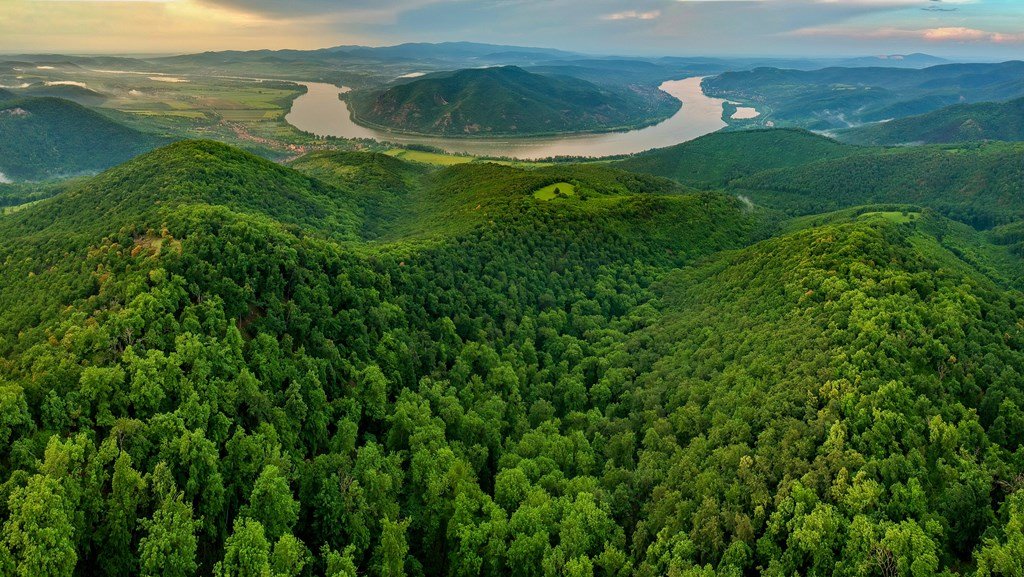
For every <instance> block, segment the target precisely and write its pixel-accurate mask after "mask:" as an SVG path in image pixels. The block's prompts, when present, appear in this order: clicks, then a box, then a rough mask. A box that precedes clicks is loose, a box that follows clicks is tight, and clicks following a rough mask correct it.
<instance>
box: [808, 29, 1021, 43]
mask: <svg viewBox="0 0 1024 577" xmlns="http://www.w3.org/2000/svg"><path fill="white" fill-rule="evenodd" d="M788 36H796V37H835V38H849V39H857V40H923V41H926V42H938V43H943V42H948V43H959V44H970V43H991V44H1015V43H1024V33H1005V32H989V31H986V30H979V29H977V28H967V27H964V26H942V27H938V28H923V29H917V30H909V29H903V28H877V29H872V30H860V29H848V28H803V29H800V30H795V31H793V32H791V33H789V34H788Z"/></svg>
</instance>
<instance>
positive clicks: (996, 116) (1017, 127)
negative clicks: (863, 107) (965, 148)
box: [837, 99, 1024, 145]
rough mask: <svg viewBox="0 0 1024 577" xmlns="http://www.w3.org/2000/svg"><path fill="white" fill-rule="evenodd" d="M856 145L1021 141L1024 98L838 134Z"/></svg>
mask: <svg viewBox="0 0 1024 577" xmlns="http://www.w3.org/2000/svg"><path fill="white" fill-rule="evenodd" d="M837 136H838V138H840V139H841V140H843V141H844V142H852V143H858V144H886V145H889V144H944V143H956V142H971V141H979V140H1006V141H1021V140H1024V99H1017V100H1012V101H1010V102H982V103H978V104H957V105H955V106H950V107H948V108H943V109H941V110H937V111H935V112H929V113H928V114H922V115H920V116H911V117H908V118H899V119H896V120H892V121H890V122H883V123H880V124H869V125H865V126H861V127H858V128H853V129H850V130H844V131H841V132H839V133H838V134H837Z"/></svg>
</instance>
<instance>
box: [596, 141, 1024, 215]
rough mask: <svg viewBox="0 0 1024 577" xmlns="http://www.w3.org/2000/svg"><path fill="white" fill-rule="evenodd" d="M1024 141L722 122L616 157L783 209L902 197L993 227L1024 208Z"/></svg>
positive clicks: (813, 210) (631, 166)
mask: <svg viewBox="0 0 1024 577" xmlns="http://www.w3.org/2000/svg"><path fill="white" fill-rule="evenodd" d="M1022 153H1024V145H1021V144H1020V143H1003V142H992V143H964V144H960V145H944V146H916V147H895V148H882V147H868V146H854V145H850V144H841V143H839V142H837V141H834V140H831V139H828V138H825V137H823V136H818V135H814V134H812V133H809V132H804V131H799V130H794V129H773V130H752V131H736V132H722V133H716V134H712V135H708V136H706V137H704V138H700V139H697V140H695V141H692V142H688V143H684V144H681V145H678V146H674V147H670V148H665V149H661V150H654V151H651V152H646V153H643V154H638V155H636V156H633V157H630V158H627V159H625V160H623V161H620V162H616V163H614V165H615V166H617V167H619V168H623V169H626V170H632V171H637V172H640V173H645V174H654V175H659V176H665V177H669V178H672V179H674V180H676V181H677V182H680V183H684V184H687V185H690V186H695V187H698V188H702V189H712V190H716V189H725V190H728V191H730V192H732V193H733V194H736V195H739V196H743V197H745V198H748V199H751V200H753V202H755V203H756V204H759V205H761V206H765V207H768V208H772V209H775V210H781V211H783V212H785V213H787V214H790V215H794V216H799V215H811V214H818V213H823V212H829V211H834V210H840V209H846V208H851V207H857V206H861V205H868V204H877V203H884V204H905V205H914V206H920V207H928V208H932V209H935V210H938V211H939V212H941V213H942V214H944V215H946V216H947V217H948V218H952V219H954V220H959V221H961V222H965V223H968V224H970V225H972V226H975V227H978V228H982V229H988V228H992V227H995V226H998V225H1003V224H1008V223H1011V222H1016V221H1018V220H1020V219H1021V218H1022V217H1024V204H1022V200H1021V199H1022V198H1024V197H1022V194H1021V192H1022V188H1021V186H1022V185H1021V183H1022V182H1024V160H1022V159H1024V156H1022Z"/></svg>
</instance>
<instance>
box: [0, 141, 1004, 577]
mask: <svg viewBox="0 0 1024 577" xmlns="http://www.w3.org/2000/svg"><path fill="white" fill-rule="evenodd" d="M745 139H749V140H746V141H745ZM772 146H775V147H777V149H778V153H779V154H780V155H781V158H779V159H773V158H771V157H770V155H769V154H766V152H765V151H766V149H770V148H771V147H772ZM1001 146H1002V147H1003V148H1005V149H1006V150H1005V151H1004V152H1006V153H1007V154H1009V153H1010V152H1011V151H1010V149H1012V146H1010V145H1001ZM850 150H857V151H859V152H856V153H852V154H850V155H848V156H843V155H844V154H846V152H848V151H850ZM971 150H972V149H970V148H966V149H961V150H960V154H961V155H962V156H963V157H964V159H963V160H962V161H961V160H957V159H956V157H955V154H954V152H953V151H954V148H953V147H948V148H936V147H928V148H921V149H912V150H911V152H920V151H925V152H929V151H930V152H931V153H932V154H933V155H934V157H935V161H934V163H933V164H932V165H930V166H929V168H930V169H931V170H933V171H934V170H935V169H936V168H937V167H941V166H946V165H947V164H948V167H947V170H948V173H949V174H955V173H960V172H962V171H963V170H964V166H970V165H971V163H973V165H974V166H976V167H977V170H979V171H980V170H982V169H984V170H988V171H993V170H995V165H994V164H991V165H990V164H986V162H987V161H986V162H980V160H979V159H980V158H988V156H989V155H990V156H992V159H993V162H994V161H995V160H994V159H995V158H996V157H997V156H998V154H999V147H996V146H995V145H993V146H992V147H977V148H976V149H974V150H975V152H973V153H972V152H971ZM730 151H731V156H730V155H729V154H730ZM801 151H802V152H803V155H804V156H813V155H815V154H817V153H818V151H821V153H822V154H823V155H826V156H827V155H829V154H832V155H834V156H832V157H830V158H824V159H823V160H820V161H818V162H813V161H808V162H804V163H802V164H801V162H800V158H799V156H800V154H799V153H800V152H801ZM940 151H941V152H943V154H946V156H943V155H940V154H939V152H940ZM671 153H673V154H677V155H682V156H683V161H682V162H676V160H677V159H674V158H670V157H666V156H664V155H663V156H660V157H659V156H652V157H651V159H650V160H651V161H652V162H654V164H652V166H659V167H664V171H665V172H666V174H672V175H676V176H678V175H684V176H686V177H687V179H688V180H690V181H692V182H695V183H723V182H727V183H729V184H730V185H735V184H736V183H739V182H743V183H747V184H751V183H753V182H755V181H760V180H758V179H765V180H764V182H766V183H768V182H769V179H767V177H765V176H764V175H773V174H778V175H783V174H787V171H796V170H808V171H810V172H809V173H808V174H818V173H820V174H821V175H824V174H826V172H824V171H823V168H822V167H827V166H833V165H835V166H838V168H839V169H843V170H846V172H842V171H840V172H833V173H831V176H832V177H834V178H836V179H839V180H863V179H865V178H867V177H868V176H869V175H868V168H865V167H861V166H860V165H859V164H858V163H859V162H861V159H863V158H867V157H869V156H870V155H884V154H891V155H894V156H896V155H898V154H902V153H904V151H888V150H874V149H861V148H857V147H850V146H844V145H840V144H838V143H835V142H833V141H829V140H827V139H823V138H820V137H817V136H814V135H811V134H808V133H804V132H800V131H795V130H779V131H773V132H768V131H760V132H753V133H736V134H722V135H715V138H710V137H709V138H708V139H705V140H704V141H703V142H698V143H695V144H693V146H692V148H690V149H686V148H676V149H673V150H672V151H671ZM972 154H973V156H972ZM1017 155H1018V156H1020V154H1019V151H1018V153H1017ZM947 156H948V158H947ZM643 158H646V156H642V157H641V159H643ZM630 160H634V159H630ZM805 160H807V159H806V158H805ZM719 161H720V162H721V163H722V164H723V166H722V167H718V166H717V163H718V162H719ZM875 162H881V161H880V160H878V159H876V161H875ZM914 162H917V163H920V161H917V160H915V161H914ZM958 163H960V164H958ZM624 165H627V163H625V162H624V163H619V164H618V165H605V164H586V165H556V166H551V167H545V168H533V169H523V168H516V167H510V166H503V165H498V164H492V163H484V162H479V163H468V164H461V165H458V166H452V167H446V168H435V167H427V166H424V165H418V164H410V163H406V162H404V161H402V160H399V159H396V158H392V157H390V156H386V155H379V154H373V153H362V152H334V151H321V152H316V153H313V154H311V155H308V156H306V157H303V158H300V159H297V160H295V161H294V162H292V163H290V165H289V166H278V165H275V164H273V163H270V162H268V161H266V160H264V159H261V158H258V157H256V156H253V155H251V154H248V153H246V152H243V151H240V150H237V149H234V148H232V147H229V146H226V145H223V144H218V143H214V142H204V141H199V142H194V141H190V142H179V143H175V144H172V145H169V146H166V147H163V148H160V149H158V150H155V151H152V152H150V153H147V154H144V155H142V156H139V157H137V158H134V159H132V160H130V161H129V162H127V163H125V164H122V165H119V166H117V167H114V168H112V169H110V170H107V171H105V172H104V173H102V174H100V175H98V176H94V177H90V178H85V179H82V180H80V181H76V182H73V183H69V184H68V185H67V188H66V189H64V190H61V191H58V193H57V194H56V196H55V197H53V198H50V199H46V200H41V201H39V202H36V203H34V204H32V205H30V206H25V207H23V208H22V209H21V210H18V211H17V212H14V213H11V214H5V215H2V216H0V262H3V263H4V266H3V267H0V409H2V410H0V496H2V497H3V499H0V511H2V512H3V517H4V523H3V524H2V526H0V571H2V572H3V573H4V574H5V575H6V574H12V575H18V574H19V573H20V574H23V575H34V574H38V573H39V572H38V571H35V569H36V568H37V567H46V568H47V570H51V569H52V571H51V573H53V572H57V573H58V574H63V575H73V574H82V575H92V574H99V573H103V574H108V573H109V574H116V575H133V574H146V575H156V574H161V572H162V571H163V570H164V569H165V568H167V567H173V568H178V569H180V571H179V573H183V574H195V575H243V574H253V575H271V576H275V577H278V576H285V577H298V576H301V575H304V574H309V575H317V576H319V575H329V576H331V577H337V576H338V575H359V574H366V575H392V576H394V575H399V574H406V575H421V576H423V577H442V576H448V575H482V574H486V575H495V576H498V575H506V574H510V573H515V574H522V575H526V576H527V577H539V576H542V575H544V574H545V572H546V571H550V572H551V573H552V574H554V575H588V576H589V575H608V576H612V575H614V576H618V577H628V576H633V575H636V576H651V575H679V576H684V577H688V576H704V575H730V576H736V575H746V574H750V575H754V574H766V575H795V574H800V575H875V574H882V573H883V570H887V569H885V568H893V567H895V569H894V570H893V572H892V573H886V574H893V575H900V574H904V575H915V574H916V575H941V574H947V575H956V574H960V575H972V576H975V577H990V576H994V575H1012V574H1014V573H1013V572H1014V571H1017V570H1018V569H1019V564H1018V563H1017V562H1016V561H1017V559H1018V558H1019V557H1018V555H1017V553H1018V551H1019V549H1018V545H1019V543H1020V539H1021V537H1022V536H1024V534H1022V533H1021V527H1022V523H1024V497H1022V495H1024V493H1021V492H1020V483H1021V480H1020V471H1021V463H1020V455H1021V452H1020V449H1021V447H1022V446H1024V410H1022V407H1024V389H1022V387H1021V385H1020V379H1019V375H1020V374H1022V373H1024V353H1022V351H1024V308H1022V307H1021V293H1020V291H1019V289H1020V288H1021V287H1022V286H1024V285H1022V284H1021V283H1022V281H1024V275H1022V274H1021V273H1022V272H1024V260H1022V259H1021V258H1020V257H1019V256H1018V255H1017V253H1015V251H1016V250H1017V249H1016V248H1015V247H1014V245H1013V242H1014V239H1016V240H1018V241H1019V239H1020V238H1022V237H1021V236H1020V235H1019V234H1017V233H1018V231H1017V230H1016V229H1010V228H1006V229H1004V230H1002V233H1003V236H1002V237H1001V238H999V239H997V240H999V244H995V243H992V242H990V241H989V238H990V237H989V235H988V234H986V233H983V232H979V231H976V230H973V229H971V228H970V227H968V226H966V225H964V224H961V223H957V222H954V221H951V220H948V219H946V218H945V217H944V216H942V215H940V214H938V213H936V212H935V211H931V210H921V209H918V208H914V207H909V206H908V207H903V208H901V209H895V210H894V209H892V208H891V207H884V206H857V207H855V208H853V209H851V210H847V211H841V212H829V213H824V214H814V215H813V216H810V217H808V218H798V219H789V220H783V218H782V216H781V215H780V214H779V213H778V212H775V211H772V210H767V209H764V208H761V207H759V206H754V205H751V204H750V203H748V202H744V201H741V200H740V199H737V198H736V197H735V194H734V192H732V191H730V192H728V193H721V192H713V191H695V190H692V189H690V188H687V187H685V186H683V185H680V184H678V183H674V182H672V181H670V180H667V179H665V178H661V177H658V176H649V175H640V174H634V173H631V172H627V171H623V170H621V167H622V166H624ZM685 166H691V167H692V169H691V170H687V169H685V168H684V167H685ZM881 166H883V169H882V170H881V173H882V174H883V175H884V173H885V170H884V166H885V165H884V163H883V164H881ZM704 172H707V174H705V175H702V174H701V173H704ZM943 174H944V173H941V172H938V173H937V175H936V177H935V178H936V180H935V181H934V182H930V183H922V184H920V187H921V189H922V192H921V194H920V195H918V197H917V198H919V199H922V200H923V201H927V200H928V198H929V197H928V195H927V194H925V192H924V187H925V186H926V185H928V186H931V187H932V188H933V189H934V190H935V194H936V197H941V196H942V195H945V194H947V193H948V192H949V191H944V189H942V188H940V187H939V185H941V184H942V182H941V179H940V178H939V177H940V176H942V175H943ZM978 174H980V173H978ZM978 174H975V175H974V178H979V176H978ZM1000 174H1001V173H996V172H994V173H993V175H992V176H993V178H995V177H996V176H999V175H1000ZM946 176H947V177H948V174H946ZM982 176H984V175H982ZM916 177H917V178H921V177H922V174H917V175H916ZM780 178H781V176H780ZM789 178H795V177H793V176H790V177H789ZM821 178H824V176H822V177H821ZM770 182H774V180H771V181H770ZM795 182H796V183H798V184H799V183H802V182H804V181H803V180H800V179H799V178H797V179H796V180H795ZM806 183H807V185H808V186H809V187H811V188H810V189H809V190H810V192H813V191H815V190H821V192H818V193H817V194H818V195H819V196H824V195H825V193H830V192H831V189H828V188H820V186H821V184H820V181H814V182H813V183H812V181H811V180H807V181H806ZM552 185H555V186H565V188H566V189H567V190H568V189H569V186H571V187H572V191H573V193H572V194H571V195H569V194H562V195H554V196H543V195H538V192H540V191H541V190H544V189H546V188H548V187H550V186H552ZM856 185H857V183H852V184H849V183H847V184H845V185H844V186H846V187H849V188H851V189H853V188H855V186H856ZM716 186H717V185H716ZM772 186H775V185H774V184H772ZM959 190H961V189H960V188H957V189H955V190H954V191H953V192H956V191H959ZM985 194H987V193H985ZM764 198H766V199H770V198H772V197H771V196H769V195H767V194H766V195H765V197H764ZM976 200H977V202H978V203H979V205H978V206H981V203H982V202H984V203H987V205H988V206H989V207H990V208H991V207H994V206H1001V205H1000V202H1002V200H1001V199H1000V197H996V196H983V195H982V194H979V195H977V199H976ZM835 201H836V202H846V201H851V202H852V201H853V196H852V195H851V196H850V197H849V198H847V197H846V196H836V198H835ZM1007 206H1009V205H1007ZM1012 212H1013V209H1012V207H1010V208H1008V209H1007V213H1008V214H1009V213H1012ZM1022 221H1024V219H1022ZM1015 234H1017V236H1014V235H1015ZM880 560H881V561H880ZM880 563H884V566H883V565H881V564H880ZM176 570H177V569H176Z"/></svg>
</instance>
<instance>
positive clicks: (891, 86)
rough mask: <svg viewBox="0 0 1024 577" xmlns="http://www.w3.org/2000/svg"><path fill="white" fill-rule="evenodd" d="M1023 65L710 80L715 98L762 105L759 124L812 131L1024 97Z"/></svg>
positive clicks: (757, 74) (748, 74) (757, 73)
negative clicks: (795, 127) (957, 105)
mask: <svg viewBox="0 0 1024 577" xmlns="http://www.w3.org/2000/svg"><path fill="white" fill-rule="evenodd" d="M1022 73H1024V62H1021V61H1013V62H1003V63H999V64H944V65H941V66H932V67H930V68H923V69H918V70H907V69H899V68H881V67H874V68H840V67H833V68H824V69H821V70H812V71H805V70H783V69H778V68H757V69H754V70H748V71H737V72H726V73H724V74H721V75H719V76H716V77H714V78H709V79H707V80H705V81H704V88H705V91H706V92H707V94H708V95H709V96H715V97H718V98H726V99H729V100H733V101H738V102H741V103H744V104H747V105H751V106H755V107H756V108H757V109H758V111H759V112H761V116H759V117H758V122H761V123H767V122H772V123H773V125H774V126H799V127H802V128H807V129H811V130H832V129H842V128H849V127H851V126H856V125H859V124H862V123H865V122H878V121H882V120H889V119H893V118H903V117H907V116H914V115H918V114H924V113H927V112H931V111H934V110H938V109H940V108H944V107H947V106H951V105H953V104H958V103H977V102H989V101H1002V100H1009V99H1012V98H1021V97H1022V96H1024V80H1022V78H1024V76H1022Z"/></svg>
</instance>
